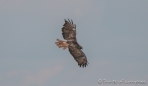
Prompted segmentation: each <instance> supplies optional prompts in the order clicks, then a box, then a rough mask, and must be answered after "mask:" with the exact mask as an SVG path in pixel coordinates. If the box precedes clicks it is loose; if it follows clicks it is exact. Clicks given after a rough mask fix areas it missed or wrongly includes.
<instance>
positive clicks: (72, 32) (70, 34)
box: [56, 19, 88, 67]
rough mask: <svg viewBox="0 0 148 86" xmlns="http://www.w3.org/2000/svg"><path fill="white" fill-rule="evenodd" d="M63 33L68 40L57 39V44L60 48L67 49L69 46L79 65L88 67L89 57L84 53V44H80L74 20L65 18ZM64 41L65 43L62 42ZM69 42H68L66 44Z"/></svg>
mask: <svg viewBox="0 0 148 86" xmlns="http://www.w3.org/2000/svg"><path fill="white" fill-rule="evenodd" d="M62 35H63V38H64V39H65V40H66V41H62V40H59V39H57V42H56V45H57V46H58V47H59V48H63V49H66V48H67V47H68V49H69V52H70V54H71V55H72V56H73V57H74V59H75V60H76V61H77V63H78V65H79V66H80V67H81V66H82V67H86V66H87V65H88V62H87V58H86V56H85V54H84V53H83V51H82V50H81V49H82V46H80V45H79V44H78V42H77V39H76V25H74V24H73V21H72V20H71V21H70V20H69V19H68V21H67V20H65V23H64V25H63V28H62ZM62 42H63V43H62ZM66 43H67V44H66Z"/></svg>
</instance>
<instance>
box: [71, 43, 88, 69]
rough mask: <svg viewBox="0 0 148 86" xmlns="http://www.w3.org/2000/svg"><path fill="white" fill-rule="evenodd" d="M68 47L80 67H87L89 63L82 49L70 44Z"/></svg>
mask: <svg viewBox="0 0 148 86" xmlns="http://www.w3.org/2000/svg"><path fill="white" fill-rule="evenodd" d="M68 49H69V52H70V54H71V55H72V56H73V57H74V59H75V60H76V61H77V63H78V65H79V66H80V67H81V66H82V67H86V66H87V65H88V62H87V58H86V56H85V54H84V53H83V51H82V50H81V49H79V48H77V47H75V46H69V47H68Z"/></svg>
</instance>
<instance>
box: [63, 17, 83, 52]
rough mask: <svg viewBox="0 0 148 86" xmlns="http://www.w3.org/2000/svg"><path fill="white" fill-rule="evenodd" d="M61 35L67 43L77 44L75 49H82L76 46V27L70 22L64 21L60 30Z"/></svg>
mask: <svg viewBox="0 0 148 86" xmlns="http://www.w3.org/2000/svg"><path fill="white" fill-rule="evenodd" d="M62 35H63V38H64V39H65V40H67V41H71V42H74V43H75V44H77V47H78V48H80V49H82V47H81V46H80V45H79V44H78V42H77V39H76V25H74V24H73V21H72V20H69V19H68V21H67V20H66V19H65V23H64V25H63V28H62Z"/></svg>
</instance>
